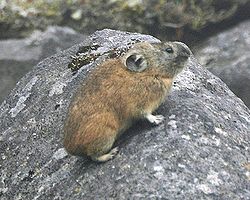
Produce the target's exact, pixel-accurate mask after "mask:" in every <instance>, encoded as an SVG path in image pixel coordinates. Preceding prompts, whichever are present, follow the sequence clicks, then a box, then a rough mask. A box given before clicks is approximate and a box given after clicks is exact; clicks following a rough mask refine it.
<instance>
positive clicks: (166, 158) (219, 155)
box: [0, 30, 250, 200]
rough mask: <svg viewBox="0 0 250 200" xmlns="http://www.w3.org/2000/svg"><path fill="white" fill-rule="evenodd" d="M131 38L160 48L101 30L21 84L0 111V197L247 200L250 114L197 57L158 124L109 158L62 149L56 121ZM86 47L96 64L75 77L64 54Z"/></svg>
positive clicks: (134, 134) (136, 131)
mask: <svg viewBox="0 0 250 200" xmlns="http://www.w3.org/2000/svg"><path fill="white" fill-rule="evenodd" d="M134 40H141V41H144V40H147V41H150V42H159V41H158V40H156V39H154V38H153V37H151V36H145V35H140V34H132V33H131V34H130V33H125V32H119V31H112V30H103V31H99V32H96V33H95V34H94V35H92V36H91V37H90V38H88V39H86V40H85V41H84V42H83V43H81V44H80V45H76V46H74V47H72V48H70V49H68V50H66V51H63V52H61V53H59V54H57V55H54V56H52V57H50V58H48V59H45V60H44V61H42V62H40V63H39V64H38V65H37V66H36V67H35V68H34V69H33V70H32V71H31V72H30V73H28V74H27V75H26V76H25V77H24V78H23V79H22V80H21V81H20V82H19V83H18V85H17V86H16V88H15V89H14V90H13V91H12V92H11V94H10V95H9V96H8V98H7V99H6V100H5V101H4V102H3V104H2V105H1V107H0V122H1V126H0V159H1V162H0V171H1V177H0V198H1V199H3V200H6V199H39V200H41V199H46V200H47V199H67V200H70V199H227V200H228V199H249V197H250V182H249V179H250V172H249V171H248V170H249V158H250V148H249V147H250V133H249V130H250V112H249V110H248V108H247V107H246V106H245V105H244V103H243V102H242V101H241V100H240V99H239V98H237V97H236V96H235V95H234V94H233V93H232V92H231V91H230V90H229V89H228V88H227V86H226V85H225V84H224V83H223V82H222V81H221V80H220V79H218V78H217V77H215V76H214V75H212V74H211V73H210V72H208V71H207V70H206V69H204V68H202V67H201V66H200V65H199V64H197V62H196V61H195V59H194V58H192V60H191V61H190V66H189V67H187V68H186V69H185V70H184V71H183V72H182V73H181V74H180V76H179V77H178V78H177V80H176V82H175V84H174V86H173V89H172V92H171V94H170V95H169V97H168V98H167V100H166V102H165V103H164V104H163V105H162V106H161V107H160V108H159V109H158V111H157V113H159V114H163V115H165V117H166V120H165V122H164V123H163V124H161V125H159V126H151V125H149V124H148V123H147V122H146V121H145V122H144V121H142V122H139V123H137V124H135V125H134V126H133V127H132V128H131V129H129V130H128V131H126V133H125V134H124V137H123V138H122V139H121V140H120V141H118V143H117V144H118V145H119V146H120V153H119V154H118V155H117V156H116V157H115V158H114V159H113V160H111V161H109V162H106V163H103V164H97V163H94V162H92V161H90V160H88V159H86V158H77V157H73V156H70V155H68V154H67V153H66V152H65V151H64V149H63V146H62V139H63V132H62V127H63V121H64V119H65V117H66V113H67V108H68V106H69V103H70V101H71V97H72V95H73V94H74V92H75V91H76V88H77V86H79V84H80V83H81V82H82V80H83V79H84V78H85V77H86V76H87V74H88V71H89V69H90V68H92V67H94V66H95V65H96V63H98V62H101V61H102V60H103V58H104V57H106V56H107V54H106V53H107V52H109V51H110V50H112V49H114V48H118V49H120V48H126V44H128V43H131V42H132V41H134ZM93 44H94V45H95V47H97V46H99V47H98V48H97V49H96V50H92V51H91V53H92V54H101V56H100V57H99V58H98V59H97V61H95V62H94V63H90V64H88V65H85V66H83V67H82V68H81V70H79V71H78V73H76V74H75V75H72V72H71V70H70V69H68V67H67V66H68V64H69V63H70V62H71V59H70V56H71V55H75V54H76V52H77V51H78V48H79V47H82V46H89V45H93ZM93 49H95V48H93ZM97 123H98V122H97Z"/></svg>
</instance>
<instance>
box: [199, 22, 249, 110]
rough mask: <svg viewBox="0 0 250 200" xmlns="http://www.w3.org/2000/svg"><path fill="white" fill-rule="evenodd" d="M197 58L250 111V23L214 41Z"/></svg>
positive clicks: (202, 48) (203, 48) (227, 32)
mask: <svg viewBox="0 0 250 200" xmlns="http://www.w3.org/2000/svg"><path fill="white" fill-rule="evenodd" d="M196 56H197V59H198V60H199V61H200V63H201V64H202V65H204V66H206V67H207V68H208V69H209V70H210V71H211V72H212V73H214V74H215V75H216V76H219V77H220V78H221V79H222V80H223V81H224V82H225V83H226V84H227V85H228V87H229V88H230V89H231V90H232V91H233V92H234V93H235V94H236V95H237V96H238V97H240V98H241V99H242V100H243V101H244V103H245V104H246V105H247V106H248V107H249V108H250V20H248V21H246V22H243V23H241V24H240V25H237V26H236V27H234V28H232V29H230V30H227V31H225V32H222V33H220V34H218V35H216V36H214V37H212V38H210V39H209V40H207V41H206V42H204V43H203V44H202V45H201V46H200V47H199V48H198V50H197V55H196Z"/></svg>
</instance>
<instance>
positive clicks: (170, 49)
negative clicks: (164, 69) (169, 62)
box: [165, 47, 174, 53]
mask: <svg viewBox="0 0 250 200" xmlns="http://www.w3.org/2000/svg"><path fill="white" fill-rule="evenodd" d="M165 51H166V52H167V53H174V50H173V49H172V47H167V48H166V49H165Z"/></svg>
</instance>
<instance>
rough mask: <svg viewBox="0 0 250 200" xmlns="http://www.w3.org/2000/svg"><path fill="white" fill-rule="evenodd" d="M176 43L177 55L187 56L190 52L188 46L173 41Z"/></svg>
mask: <svg viewBox="0 0 250 200" xmlns="http://www.w3.org/2000/svg"><path fill="white" fill-rule="evenodd" d="M174 43H175V44H176V45H177V48H178V52H179V55H180V56H182V57H186V58H189V56H190V55H191V54H192V53H191V51H190V49H189V48H188V46H187V45H186V44H184V43H182V42H174Z"/></svg>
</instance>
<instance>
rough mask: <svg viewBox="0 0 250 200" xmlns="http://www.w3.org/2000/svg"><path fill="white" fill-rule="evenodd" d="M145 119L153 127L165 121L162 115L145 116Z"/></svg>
mask: <svg viewBox="0 0 250 200" xmlns="http://www.w3.org/2000/svg"><path fill="white" fill-rule="evenodd" d="M146 119H147V120H148V121H149V122H150V123H152V124H155V125H158V124H160V123H162V122H163V121H164V119H165V117H164V116H163V115H152V114H147V115H146Z"/></svg>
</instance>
